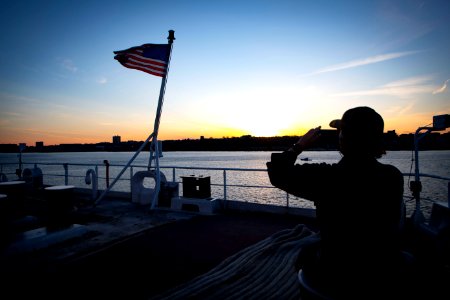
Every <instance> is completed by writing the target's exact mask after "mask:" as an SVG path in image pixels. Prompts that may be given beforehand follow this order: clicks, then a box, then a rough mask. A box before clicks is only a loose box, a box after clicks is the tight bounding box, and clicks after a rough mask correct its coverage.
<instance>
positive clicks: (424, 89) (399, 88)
mask: <svg viewBox="0 0 450 300" xmlns="http://www.w3.org/2000/svg"><path fill="white" fill-rule="evenodd" d="M430 80H431V77H430V76H417V77H411V78H406V79H402V80H397V81H393V82H389V83H387V84H384V85H382V86H379V87H376V88H373V89H369V90H361V91H353V92H346V93H339V94H335V95H334V96H346V97H350V96H380V95H383V96H397V97H409V96H411V95H417V94H429V93H431V92H432V91H433V90H434V89H435V88H436V87H435V86H433V85H431V84H429V81H430Z"/></svg>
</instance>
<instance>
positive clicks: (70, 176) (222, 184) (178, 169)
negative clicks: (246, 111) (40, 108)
mask: <svg viewBox="0 0 450 300" xmlns="http://www.w3.org/2000/svg"><path fill="white" fill-rule="evenodd" d="M16 166H17V163H3V164H0V173H1V174H4V176H3V177H5V176H6V177H7V179H9V180H16V179H19V177H18V176H17V175H16V174H17V173H20V172H17V171H16V169H15V167H16ZM22 167H23V170H25V169H26V168H29V169H33V168H39V169H40V170H42V175H43V181H44V184H48V185H54V184H65V185H68V184H70V185H75V186H76V187H79V188H89V186H88V185H87V184H86V182H87V180H85V179H86V177H87V176H88V174H87V173H88V171H90V174H89V176H91V178H92V177H95V180H96V182H98V189H99V190H102V189H103V190H104V189H106V188H107V187H108V186H109V182H110V180H111V179H114V178H115V176H116V175H117V174H118V173H119V170H120V169H122V168H123V167H124V165H123V164H109V162H108V161H104V163H103V164H95V163H94V164H92V163H90V164H87V163H27V162H25V163H22ZM138 170H147V166H146V165H130V167H129V173H128V175H127V176H125V175H124V176H123V177H122V178H120V179H119V181H118V183H119V182H121V184H117V187H116V188H114V189H113V190H115V191H121V192H130V191H131V182H132V177H133V175H134V174H135V172H136V171H138ZM160 170H161V171H162V172H163V173H165V175H166V178H167V180H168V181H169V180H170V181H172V182H177V183H179V184H180V183H182V182H181V181H180V180H177V178H180V177H181V176H187V175H193V174H192V173H193V172H194V173H195V172H197V173H199V172H202V175H206V176H211V178H212V177H214V180H211V192H212V193H213V194H215V197H216V198H221V199H224V200H227V199H229V198H230V196H229V194H230V190H231V189H235V188H238V189H240V188H244V189H258V190H269V189H272V190H274V189H276V188H274V187H273V186H272V185H270V183H268V181H267V184H242V183H239V182H236V180H233V178H234V177H235V176H233V175H230V173H234V172H239V173H242V172H250V173H255V172H261V173H266V172H267V170H266V169H245V168H215V167H188V166H160ZM167 170H168V171H167ZM100 174H104V175H100ZM168 174H171V175H168ZM403 175H404V176H405V177H413V178H414V175H415V174H413V173H403ZM264 176H265V175H264ZM419 176H420V177H421V178H429V179H434V180H441V181H446V182H447V185H446V189H447V197H446V198H447V199H443V198H441V199H438V201H439V202H447V203H446V205H447V206H449V207H450V178H449V177H443V176H436V175H432V174H419ZM170 177H171V178H170ZM219 178H220V179H219ZM0 180H1V178H0ZM245 181H247V180H245ZM180 187H181V185H180ZM96 188H97V187H96ZM220 190H221V191H220ZM408 191H409V189H408V188H405V195H404V197H405V201H413V200H414V199H413V197H412V196H411V195H410V194H407V193H408ZM278 194H279V195H284V196H281V198H280V199H279V201H278V202H279V205H283V206H287V207H289V206H292V205H294V206H300V207H302V206H304V205H305V203H309V201H303V202H302V203H301V204H300V205H299V204H298V203H297V202H298V201H295V200H298V199H299V198H297V197H294V196H292V195H289V194H288V193H285V192H282V191H278ZM258 197H259V196H258ZM231 198H232V199H233V200H243V201H246V200H247V199H235V198H236V197H233V196H232V197H231ZM421 200H423V201H430V202H432V201H435V199H431V198H427V197H421ZM250 202H251V201H250ZM280 202H284V203H280ZM270 204H273V203H270ZM306 206H307V204H306Z"/></svg>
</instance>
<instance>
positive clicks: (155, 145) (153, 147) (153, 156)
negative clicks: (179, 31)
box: [147, 30, 175, 209]
mask: <svg viewBox="0 0 450 300" xmlns="http://www.w3.org/2000/svg"><path fill="white" fill-rule="evenodd" d="M174 33H175V31H173V30H169V36H168V37H167V39H168V44H169V56H168V57H169V59H168V61H167V67H166V72H165V75H164V77H163V78H162V80H161V88H160V91H159V100H158V108H157V109H156V116H155V123H154V126H153V139H152V143H151V144H150V156H149V160H148V168H147V169H148V170H149V171H150V169H151V168H152V160H155V172H156V184H155V192H154V193H153V199H152V205H151V207H150V209H154V208H155V206H156V202H157V200H158V196H159V190H160V186H161V173H160V170H159V157H160V156H161V155H160V154H161V153H160V152H161V149H160V148H159V147H160V145H159V142H158V132H159V123H160V119H161V113H162V106H163V103H164V93H165V91H166V83H167V77H168V75H169V66H170V58H171V55H172V47H173V41H174V40H175V34H174Z"/></svg>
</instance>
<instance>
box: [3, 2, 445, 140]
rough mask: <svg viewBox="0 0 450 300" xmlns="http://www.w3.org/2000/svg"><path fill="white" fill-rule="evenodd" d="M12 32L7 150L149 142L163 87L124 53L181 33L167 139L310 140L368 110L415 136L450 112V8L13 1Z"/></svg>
mask: <svg viewBox="0 0 450 300" xmlns="http://www.w3.org/2000/svg"><path fill="white" fill-rule="evenodd" d="M0 25H1V26H0V42H1V44H2V45H3V47H2V49H1V55H0V65H1V67H0V144H11V143H13V144H18V143H27V144H28V145H34V143H35V142H37V141H41V142H43V143H44V145H56V144H63V143H99V142H105V141H110V140H111V136H113V135H116V134H117V135H120V136H121V137H122V139H123V140H136V141H140V140H145V139H146V138H147V137H148V135H149V134H150V133H151V132H152V130H153V125H154V119H155V113H156V106H157V104H158V96H159V91H160V86H161V78H160V77H156V76H152V75H149V74H147V73H144V72H141V71H138V70H132V69H127V68H125V67H123V66H122V65H121V64H120V63H118V61H116V60H115V59H114V53H113V51H116V50H123V49H127V48H130V47H133V46H139V45H142V44H145V43H167V36H168V31H169V30H174V31H175V41H174V44H173V52H172V59H171V64H170V72H169V76H168V81H167V86H166V92H165V98H164V106H163V110H162V116H161V123H160V127H159V136H158V138H159V139H160V140H176V139H187V138H198V137H200V136H205V137H213V138H221V137H233V136H236V137H238V136H243V135H252V136H283V135H303V134H304V133H305V132H306V131H307V130H308V129H309V128H312V127H316V126H322V128H324V129H327V128H329V126H328V124H329V122H330V121H331V120H332V119H336V118H339V117H341V116H342V114H343V113H344V111H346V110H347V109H348V108H351V107H355V106H361V105H364V106H370V107H373V108H374V109H375V110H376V111H378V112H379V113H380V114H381V115H382V116H383V118H384V120H385V131H389V130H396V132H397V133H398V134H403V133H413V132H414V131H415V130H416V129H417V128H418V127H420V126H426V125H428V124H431V123H432V118H433V116H434V115H440V114H449V113H450V92H449V88H448V86H449V84H450V55H449V53H450V35H449V34H448V28H450V1H448V0H433V1H431V0H430V1H423V0H420V1H419V0H396V1H391V0H377V1H353V0H352V1H350V0H344V1H333V0H321V1H306V0H279V1H269V0H249V1H241V0H231V1H220V0H219V1H207V0H198V1H189V2H186V1H182V0H167V1H162V0H154V1H143V0H142V1H139V0H128V1H124V0H123V1H122V0H118V1H112V2H111V1H105V0H96V1H87V0H86V1H85V0H81V1H66V0H63V1H59V0H58V1H57V0H49V1H43V2H42V1H12V0H6V1H3V2H2V10H1V12H0ZM447 131H448V130H447Z"/></svg>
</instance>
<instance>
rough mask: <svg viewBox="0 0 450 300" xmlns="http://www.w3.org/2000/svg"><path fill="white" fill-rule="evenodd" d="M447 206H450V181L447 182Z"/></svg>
mask: <svg viewBox="0 0 450 300" xmlns="http://www.w3.org/2000/svg"><path fill="white" fill-rule="evenodd" d="M447 207H449V208H450V181H449V182H447Z"/></svg>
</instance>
